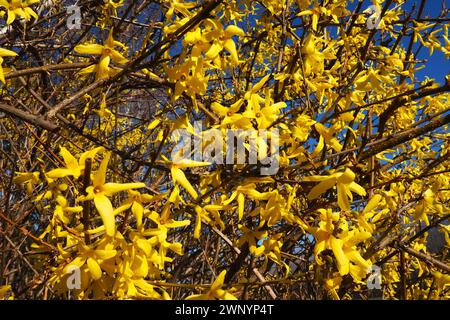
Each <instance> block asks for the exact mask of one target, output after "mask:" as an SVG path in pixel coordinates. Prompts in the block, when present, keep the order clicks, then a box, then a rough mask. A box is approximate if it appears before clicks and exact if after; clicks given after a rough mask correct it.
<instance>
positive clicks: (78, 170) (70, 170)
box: [46, 147, 104, 179]
mask: <svg viewBox="0 0 450 320" xmlns="http://www.w3.org/2000/svg"><path fill="white" fill-rule="evenodd" d="M103 150H104V148H103V147H98V148H95V149H92V150H90V151H87V152H84V153H83V154H82V155H81V157H80V160H79V161H77V159H76V158H75V157H74V156H73V155H72V154H71V153H70V152H69V151H68V150H67V149H66V148H64V147H61V150H60V152H59V153H60V154H61V156H62V157H63V160H64V163H65V164H66V167H65V168H58V169H53V170H50V171H49V172H47V174H46V175H47V177H49V178H50V179H57V178H64V177H67V176H73V177H74V178H75V179H78V178H79V177H80V176H81V175H82V174H83V173H84V168H85V165H86V159H88V158H91V159H92V158H94V157H95V155H96V154H97V153H98V152H101V151H103Z"/></svg>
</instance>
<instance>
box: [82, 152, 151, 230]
mask: <svg viewBox="0 0 450 320" xmlns="http://www.w3.org/2000/svg"><path fill="white" fill-rule="evenodd" d="M110 156H111V153H110V152H108V153H107V154H106V155H105V158H104V159H103V160H102V162H101V164H100V167H99V169H98V171H97V172H96V174H95V176H94V181H93V186H90V187H88V188H87V189H86V192H87V196H82V197H80V198H79V200H80V201H86V200H94V204H95V207H96V208H97V211H98V213H99V214H100V216H101V218H102V221H103V224H104V225H105V231H106V234H107V235H108V236H110V237H113V236H114V235H115V233H116V223H115V218H114V209H113V206H112V204H111V201H110V200H109V199H108V196H112V195H113V194H115V193H117V192H120V191H125V190H130V189H137V188H143V187H145V183H112V182H108V183H105V179H106V169H107V167H108V162H109V158H110Z"/></svg>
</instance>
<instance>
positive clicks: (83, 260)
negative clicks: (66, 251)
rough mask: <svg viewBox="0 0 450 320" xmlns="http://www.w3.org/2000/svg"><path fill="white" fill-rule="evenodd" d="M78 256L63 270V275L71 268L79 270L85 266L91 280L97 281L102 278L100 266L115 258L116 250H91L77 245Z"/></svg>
mask: <svg viewBox="0 0 450 320" xmlns="http://www.w3.org/2000/svg"><path fill="white" fill-rule="evenodd" d="M79 250H80V251H79V252H80V255H79V256H78V257H76V258H75V259H73V260H72V261H71V262H70V263H69V264H68V265H67V266H66V267H65V268H64V269H63V273H64V274H67V273H69V272H68V271H69V268H70V267H71V266H76V267H78V268H81V267H83V266H84V264H87V267H88V269H89V272H90V274H91V277H92V279H94V280H99V279H100V278H101V277H102V269H101V264H102V262H103V261H104V260H108V259H111V258H113V257H115V256H116V254H117V251H116V250H103V249H97V250H94V249H91V248H90V247H89V246H86V245H79Z"/></svg>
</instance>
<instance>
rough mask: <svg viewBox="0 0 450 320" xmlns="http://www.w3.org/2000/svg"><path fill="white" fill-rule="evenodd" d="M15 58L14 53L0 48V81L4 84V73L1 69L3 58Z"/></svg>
mask: <svg viewBox="0 0 450 320" xmlns="http://www.w3.org/2000/svg"><path fill="white" fill-rule="evenodd" d="M15 56H17V53H15V52H14V51H11V50H7V49H3V48H0V81H1V82H3V83H6V80H5V72H4V70H3V67H2V63H3V57H15Z"/></svg>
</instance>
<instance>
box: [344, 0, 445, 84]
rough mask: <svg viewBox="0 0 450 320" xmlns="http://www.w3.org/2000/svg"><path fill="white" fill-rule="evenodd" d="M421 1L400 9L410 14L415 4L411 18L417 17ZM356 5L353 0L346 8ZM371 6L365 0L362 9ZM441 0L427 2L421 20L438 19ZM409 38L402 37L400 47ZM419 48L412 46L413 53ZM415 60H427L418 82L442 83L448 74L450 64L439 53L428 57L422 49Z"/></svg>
mask: <svg viewBox="0 0 450 320" xmlns="http://www.w3.org/2000/svg"><path fill="white" fill-rule="evenodd" d="M420 2H421V0H407V1H406V2H405V3H404V4H403V5H402V6H401V8H402V9H403V10H405V11H407V12H410V11H411V9H412V7H413V5H414V3H416V8H415V13H414V14H413V17H416V16H417V11H418V10H419V6H420ZM445 2H446V3H445V4H446V7H447V9H450V0H445ZM356 4H357V1H356V0H355V1H354V3H353V4H349V6H348V8H349V9H350V10H351V9H352V8H354V7H355V6H356ZM371 4H372V1H371V0H365V1H364V3H363V6H362V8H363V9H365V8H367V7H369V6H370V5H371ZM441 5H442V0H428V1H426V3H425V7H424V10H423V13H422V18H427V17H429V18H435V17H438V16H439V14H440V11H441ZM395 6H396V4H392V5H391V7H390V8H394V7H395ZM409 39H410V38H409V37H404V39H403V41H402V45H403V47H404V48H407V47H408V43H409ZM419 46H420V42H417V43H416V44H415V45H414V47H413V48H414V49H413V52H415V51H416V50H417V48H418V47H419ZM417 59H419V60H421V59H427V60H428V61H427V62H426V63H425V68H424V69H422V70H420V71H417V73H416V76H417V78H418V79H419V80H424V79H425V77H426V76H428V77H429V78H435V79H436V81H437V82H440V83H443V81H444V77H445V76H446V75H447V74H449V73H450V63H449V60H446V59H445V55H444V54H443V53H442V52H440V51H436V50H435V51H434V53H433V55H432V56H431V57H430V56H429V50H428V49H427V48H422V49H421V51H420V53H419V55H418V57H417Z"/></svg>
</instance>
